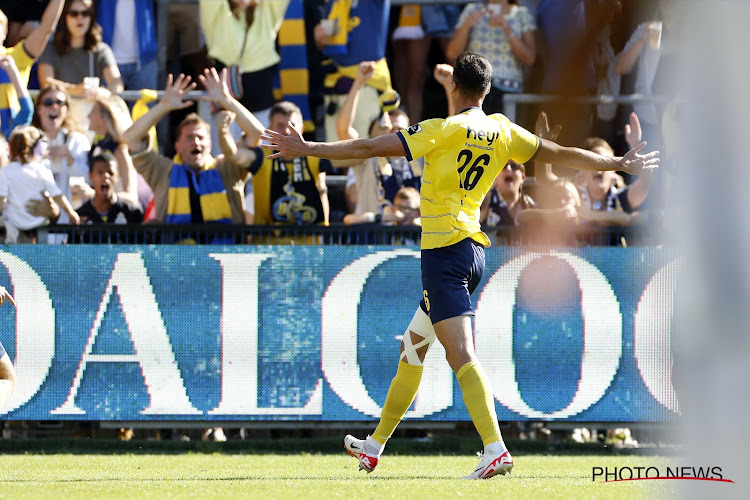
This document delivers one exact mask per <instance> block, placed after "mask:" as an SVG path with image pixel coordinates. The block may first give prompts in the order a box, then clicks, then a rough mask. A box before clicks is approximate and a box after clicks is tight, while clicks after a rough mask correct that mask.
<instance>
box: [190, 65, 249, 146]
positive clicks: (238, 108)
mask: <svg viewBox="0 0 750 500" xmlns="http://www.w3.org/2000/svg"><path fill="white" fill-rule="evenodd" d="M198 80H200V82H201V84H202V85H203V86H204V88H205V89H206V95H205V96H204V97H202V98H201V99H205V100H209V101H213V102H215V103H216V104H217V105H219V106H221V107H222V108H223V109H226V110H227V111H231V112H232V113H234V116H235V119H236V120H237V125H239V126H240V128H241V129H242V131H243V132H245V137H246V139H245V140H246V141H247V144H249V145H252V146H260V135H261V134H262V133H263V125H262V124H261V123H260V122H259V121H258V119H257V118H256V117H255V115H253V114H252V113H251V112H250V111H249V110H248V109H247V108H245V106H243V105H242V104H240V102H239V101H237V99H235V98H234V97H232V95H231V94H230V93H229V87H228V86H227V70H226V69H224V70H222V72H221V74H219V73H217V72H216V69H215V68H209V69H205V70H204V71H203V74H202V75H198Z"/></svg>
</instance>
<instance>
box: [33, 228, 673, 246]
mask: <svg viewBox="0 0 750 500" xmlns="http://www.w3.org/2000/svg"><path fill="white" fill-rule="evenodd" d="M482 229H483V230H484V231H485V232H486V233H487V235H488V236H489V238H490V241H491V242H492V244H493V245H498V246H506V247H522V248H525V247H532V248H537V247H544V248H557V247H583V246H622V247H628V246H656V245H661V244H663V239H664V234H663V232H661V231H658V230H656V229H652V228H649V227H646V226H641V227H639V226H633V227H601V226H587V225H579V226H571V227H569V228H560V227H558V228H548V227H545V228H544V229H543V230H539V229H537V228H533V227H516V226H493V227H483V228H482ZM37 235H38V236H37V240H38V242H39V243H87V244H129V245H130V244H150V245H156V244H200V245H208V244H222V245H232V244H247V245H285V244H286V245H395V246H418V245H419V243H420V240H421V228H420V227H418V226H384V225H381V224H359V225H354V226H347V225H345V224H341V223H334V224H331V225H329V226H294V225H285V226H266V225H228V226H223V225H222V226H217V225H210V224H91V225H82V226H72V225H62V224H60V225H51V226H46V227H42V228H39V229H37Z"/></svg>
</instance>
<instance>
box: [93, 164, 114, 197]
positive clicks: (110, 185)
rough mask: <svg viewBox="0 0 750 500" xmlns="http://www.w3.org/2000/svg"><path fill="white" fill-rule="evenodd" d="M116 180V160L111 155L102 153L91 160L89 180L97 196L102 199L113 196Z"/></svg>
mask: <svg viewBox="0 0 750 500" xmlns="http://www.w3.org/2000/svg"><path fill="white" fill-rule="evenodd" d="M117 178H118V170H117V160H116V159H115V157H114V156H112V154H111V153H102V154H99V155H96V156H94V157H93V158H92V159H91V163H90V164H89V179H91V185H92V186H94V191H95V192H96V194H97V195H99V196H103V197H104V198H109V197H111V196H113V195H114V194H115V184H116V183H117Z"/></svg>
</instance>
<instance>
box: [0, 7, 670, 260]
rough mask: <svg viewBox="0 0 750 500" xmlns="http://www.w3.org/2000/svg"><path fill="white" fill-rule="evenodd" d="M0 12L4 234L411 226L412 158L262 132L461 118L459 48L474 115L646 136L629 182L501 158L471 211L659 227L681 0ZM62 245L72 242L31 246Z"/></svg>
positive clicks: (548, 230)
mask: <svg viewBox="0 0 750 500" xmlns="http://www.w3.org/2000/svg"><path fill="white" fill-rule="evenodd" d="M0 10H1V11H2V14H0V42H3V45H4V46H3V47H2V48H0V129H1V130H2V136H0V167H2V168H0V205H2V207H3V214H2V219H3V223H4V226H5V241H6V242H9V243H12V242H21V243H31V242H38V240H39V236H38V235H39V231H38V230H39V229H40V228H49V227H51V226H54V225H66V224H72V225H79V224H86V225H99V224H107V225H112V224H130V225H132V224H142V223H150V224H193V225H195V224H216V225H218V226H217V227H220V226H238V225H256V226H295V227H298V226H329V225H333V226H336V225H341V226H345V225H346V226H351V225H357V224H367V225H369V226H368V227H371V226H373V225H382V226H402V227H417V228H418V226H419V223H420V222H419V221H420V219H419V188H420V185H421V173H422V169H423V163H422V162H421V160H419V159H418V160H414V161H407V159H406V158H373V159H370V160H367V161H365V162H339V163H332V162H329V161H326V160H317V159H314V158H282V159H277V160H268V159H266V158H265V154H267V153H265V154H264V153H263V150H262V149H261V148H260V145H261V143H260V137H259V136H260V133H261V132H262V130H263V129H264V128H271V129H273V130H276V131H280V132H284V133H290V132H291V131H292V129H296V130H297V131H299V132H300V133H303V134H304V135H305V137H307V138H308V139H315V140H325V141H333V140H339V139H348V138H355V137H376V136H378V135H382V134H388V133H394V132H396V131H398V130H401V129H405V128H408V127H409V126H410V125H411V124H414V123H417V122H419V121H421V120H424V119H428V118H435V117H445V116H447V115H448V114H450V113H453V112H460V111H461V110H452V109H451V107H450V102H449V101H450V99H449V96H450V86H451V74H452V67H451V63H452V61H454V60H455V58H456V57H457V56H458V55H459V54H460V53H461V52H463V51H472V52H476V53H479V54H481V55H483V56H485V57H486V58H487V59H488V60H489V61H490V62H491V63H492V66H493V79H492V89H491V92H490V94H489V95H488V96H487V98H486V100H485V102H484V110H485V112H486V113H488V114H489V113H496V112H500V113H504V114H506V115H507V116H508V117H509V118H511V119H512V120H514V121H516V122H517V123H519V124H520V125H522V126H524V127H525V128H527V129H529V130H531V131H533V132H535V133H536V134H537V135H539V136H540V137H544V138H550V139H556V140H557V141H558V142H560V143H562V144H564V145H570V146H578V147H582V148H585V149H589V150H592V151H596V152H597V153H600V154H607V155H621V154H623V153H624V152H625V151H627V150H628V149H629V148H630V147H633V146H635V145H637V144H639V143H640V142H641V141H642V140H645V141H647V142H648V146H647V148H646V149H647V150H660V151H661V156H662V168H660V169H659V170H658V171H656V172H655V173H648V174H644V175H641V176H640V177H638V178H631V177H629V176H627V175H620V174H618V173H614V172H584V173H580V174H577V173H573V172H570V171H564V170H563V169H560V168H557V167H556V166H554V165H546V164H538V163H537V164H535V163H533V162H531V163H529V164H527V165H520V164H516V163H514V162H510V163H509V164H508V165H506V166H505V168H504V169H503V171H502V172H501V174H500V175H499V176H498V177H497V180H496V182H495V185H494V188H493V190H492V191H491V192H490V193H489V194H488V196H487V198H486V200H485V204H484V206H483V207H482V223H483V224H484V225H485V226H486V227H488V228H493V227H495V228H501V229H502V228H516V227H518V228H522V227H524V226H527V227H531V228H533V229H534V230H535V231H541V232H543V233H545V234H555V233H556V232H557V231H559V229H560V228H565V227H574V228H576V230H577V231H578V233H580V230H581V229H583V230H586V231H599V230H600V229H601V228H608V227H613V226H615V227H626V226H633V225H637V226H642V225H643V224H645V223H647V222H648V223H649V224H650V225H651V227H658V226H659V224H660V222H661V218H662V215H663V213H664V210H665V209H666V208H667V206H668V203H670V202H671V200H669V197H668V195H667V194H668V193H669V192H670V187H671V184H672V183H673V176H674V172H675V168H674V166H673V165H672V162H671V161H670V150H673V149H674V148H675V144H674V142H675V140H674V137H673V135H674V134H671V133H670V131H671V127H672V125H673V123H674V122H675V120H676V119H677V116H678V110H679V108H680V91H679V85H678V82H677V81H673V75H675V73H676V68H677V65H678V61H679V56H680V51H679V50H678V44H677V42H676V40H677V39H678V37H679V29H680V14H679V11H678V5H677V2H676V1H675V0H658V1H655V2H639V1H632V0H623V1H610V0H536V1H535V0H485V1H478V2H467V1H459V0H454V1H447V0H438V1H422V2H418V3H408V2H406V1H396V0H390V1H389V0H367V1H364V0H192V1H190V0H188V1H169V2H161V1H155V0H100V1H93V0H26V1H24V2H19V1H16V0H0ZM170 74H171V75H174V77H167V75H170ZM179 75H184V76H179ZM32 96H33V98H32ZM360 227H365V226H360ZM501 229H500V230H498V232H497V234H498V241H499V242H500V243H503V244H512V243H513V241H514V240H512V239H507V238H506V239H501V236H500V235H501V234H503V232H502V230H501ZM351 231H354V229H351ZM112 234H115V236H110V237H108V239H107V240H106V241H108V242H116V241H118V240H117V236H116V233H112ZM417 237H418V236H417ZM565 238H566V239H565V240H561V241H558V242H557V243H561V244H566V245H571V244H572V245H585V244H589V243H590V242H589V241H588V240H586V239H585V238H583V239H582V238H581V237H580V234H578V236H574V237H573V238H572V239H571V238H570V236H565ZM628 238H633V237H632V236H628ZM628 238H626V237H624V236H622V235H620V234H617V235H616V236H607V237H604V238H600V240H599V241H600V242H603V243H604V244H611V245H627V244H628V243H629V241H628ZM61 241H72V240H68V239H67V237H58V238H57V239H54V238H52V237H50V239H49V240H48V241H47V240H46V241H45V242H61ZM211 241H213V242H221V241H222V240H221V239H220V238H214V239H212V240H211ZM347 241H351V240H347ZM391 241H392V242H394V243H397V242H401V243H406V244H408V243H410V242H413V241H414V240H413V239H410V238H400V239H392V240H391ZM634 241H635V239H631V240H630V242H631V243H632V242H634Z"/></svg>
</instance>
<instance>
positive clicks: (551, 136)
mask: <svg viewBox="0 0 750 500" xmlns="http://www.w3.org/2000/svg"><path fill="white" fill-rule="evenodd" d="M561 130H562V125H559V124H558V125H555V126H554V127H552V130H550V128H549V121H547V113H545V112H544V111H542V112H541V113H539V116H537V117H536V125H535V127H534V133H535V134H536V136H537V137H539V138H540V139H547V140H548V141H556V140H557V136H559V135H560V131H561Z"/></svg>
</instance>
